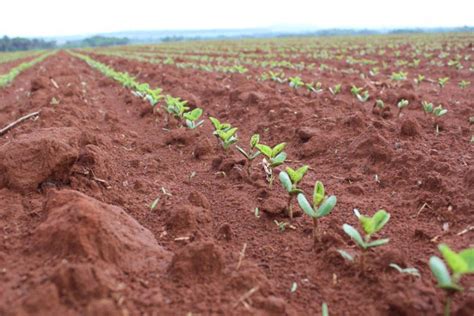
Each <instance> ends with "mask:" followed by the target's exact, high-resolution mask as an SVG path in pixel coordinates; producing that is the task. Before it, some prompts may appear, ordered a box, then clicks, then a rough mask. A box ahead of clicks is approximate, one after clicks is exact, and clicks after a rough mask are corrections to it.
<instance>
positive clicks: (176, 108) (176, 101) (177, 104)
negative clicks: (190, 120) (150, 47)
mask: <svg viewBox="0 0 474 316" xmlns="http://www.w3.org/2000/svg"><path fill="white" fill-rule="evenodd" d="M165 102H166V111H167V112H168V113H169V114H171V115H173V116H174V117H175V118H179V119H182V118H183V114H184V113H185V112H186V111H187V110H189V107H188V106H186V103H188V102H187V101H184V100H181V99H180V98H174V97H172V96H170V95H167V96H166V100H165Z"/></svg>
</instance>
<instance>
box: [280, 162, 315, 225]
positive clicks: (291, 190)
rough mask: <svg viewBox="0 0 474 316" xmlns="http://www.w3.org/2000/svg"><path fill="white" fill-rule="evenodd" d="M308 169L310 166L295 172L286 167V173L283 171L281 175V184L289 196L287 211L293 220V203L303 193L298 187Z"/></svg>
mask: <svg viewBox="0 0 474 316" xmlns="http://www.w3.org/2000/svg"><path fill="white" fill-rule="evenodd" d="M308 168H309V166H307V165H304V166H303V167H301V168H299V169H296V170H293V169H292V168H290V167H286V172H285V171H282V172H280V174H279V178H280V182H281V184H282V185H283V187H284V188H285V190H286V191H287V192H288V195H289V198H288V208H287V209H288V216H289V217H290V219H293V209H292V206H291V202H292V200H293V197H294V196H295V195H297V194H298V193H302V192H303V191H301V190H300V189H299V188H298V187H297V185H298V183H299V182H300V181H301V180H302V179H303V177H304V175H305V174H306V172H307V171H308Z"/></svg>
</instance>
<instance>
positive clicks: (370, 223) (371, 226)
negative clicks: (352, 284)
mask: <svg viewBox="0 0 474 316" xmlns="http://www.w3.org/2000/svg"><path fill="white" fill-rule="evenodd" d="M354 213H355V215H356V216H357V218H358V219H359V224H360V225H361V226H362V229H363V230H364V232H365V236H364V237H362V236H361V234H360V233H359V232H358V231H357V229H355V228H354V227H352V226H351V225H349V224H344V225H343V226H342V229H343V230H344V232H345V233H346V234H347V235H349V237H351V239H352V240H354V242H355V243H356V244H357V245H358V246H359V247H360V248H362V250H363V255H362V259H361V264H362V267H363V266H364V264H365V253H366V251H367V250H368V249H369V248H373V247H378V246H382V245H385V244H387V243H388V242H389V240H390V239H388V238H384V239H378V240H374V241H371V238H372V235H373V234H375V233H377V232H378V231H380V230H381V229H382V228H383V227H384V226H385V224H387V222H388V220H389V219H390V214H389V213H387V212H386V211H385V210H379V211H377V212H376V213H375V214H374V216H372V217H370V216H364V215H361V214H360V213H359V211H358V210H356V209H355V210H354Z"/></svg>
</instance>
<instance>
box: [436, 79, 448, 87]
mask: <svg viewBox="0 0 474 316" xmlns="http://www.w3.org/2000/svg"><path fill="white" fill-rule="evenodd" d="M448 81H449V77H443V78H438V84H439V87H440V88H444V86H445V85H446V84H447V83H448Z"/></svg>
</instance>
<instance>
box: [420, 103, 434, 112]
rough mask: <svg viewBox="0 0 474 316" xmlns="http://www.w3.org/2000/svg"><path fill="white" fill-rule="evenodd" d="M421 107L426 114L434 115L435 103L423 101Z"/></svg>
mask: <svg viewBox="0 0 474 316" xmlns="http://www.w3.org/2000/svg"><path fill="white" fill-rule="evenodd" d="M421 105H422V106H423V111H425V114H430V113H433V109H434V107H433V103H430V102H427V101H421Z"/></svg>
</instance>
